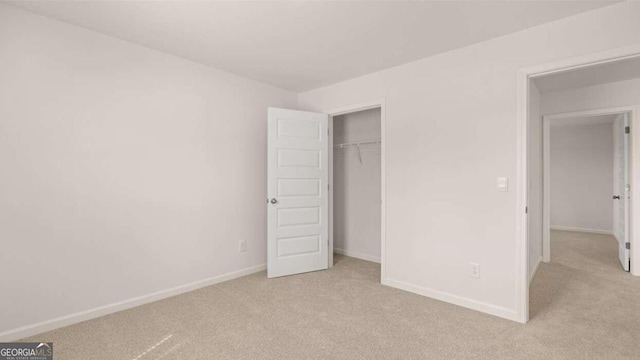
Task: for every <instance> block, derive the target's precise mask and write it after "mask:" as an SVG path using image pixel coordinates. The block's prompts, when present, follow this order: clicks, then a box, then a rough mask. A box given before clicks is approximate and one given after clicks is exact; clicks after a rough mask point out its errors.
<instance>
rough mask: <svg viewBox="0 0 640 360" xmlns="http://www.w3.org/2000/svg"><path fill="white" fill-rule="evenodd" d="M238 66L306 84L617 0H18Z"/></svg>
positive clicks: (209, 61) (259, 76) (296, 86)
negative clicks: (330, 0)
mask: <svg viewBox="0 0 640 360" xmlns="http://www.w3.org/2000/svg"><path fill="white" fill-rule="evenodd" d="M9 3H10V4H12V5H14V6H18V7H21V8H23V9H27V10H30V11H33V12H36V13H39V14H42V15H45V16H49V17H52V18H55V19H59V20H62V21H66V22H69V23H71V24H75V25H78V26H82V27H85V28H88V29H92V30H95V31H98V32H101V33H104V34H107V35H111V36H114V37H118V38H120V39H124V40H128V41H131V42H134V43H138V44H141V45H144V46H147V47H150V48H153V49H157V50H160V51H164V52H167V53H170V54H174V55H177V56H180V57H183V58H187V59H190V60H193V61H196V62H199V63H202V64H206V65H210V66H213V67H216V68H219V69H222V70H226V71H228V72H231V73H235V74H238V75H241V76H245V77H248V78H252V79H255V80H259V81H262V82H266V83H269V84H273V85H276V86H279V87H282V88H286V89H290V90H294V91H303V90H309V89H313V88H317V87H321V86H324V85H329V84H332V83H336V82H339V81H343V80H347V79H350V78H354V77H358V76H361V75H365V74H368V73H372V72H376V71H379V70H382V69H385V68H389V67H393V66H396V65H400V64H403V63H407V62H410V61H413V60H417V59H420V58H424V57H427V56H431V55H435V54H438V53H442V52H446V51H449V50H453V49H456V48H460V47H463V46H467V45H470V44H473V43H477V42H480V41H484V40H487V39H490V38H493V37H496V36H500V35H504V34H508V33H512V32H515V31H518V30H522V29H525V28H529V27H532V26H536V25H539V24H543V23H547V22H550V21H554V20H557V19H561V18H564V17H568V16H572V15H576V14H578V13H581V12H585V11H589V10H593V9H596V8H599V7H602V6H606V5H609V4H612V3H614V2H611V1H468V2H461V1H437V2H417V1H411V2H405V1H386V2H384V1H383V2H363V1H359V2H350V1H337V2H335V1H334V2H313V1H302V2H269V1H258V2H247V1H231V2H230V1H226V2H217V1H179V0H178V1H176V0H174V1H11V2H9Z"/></svg>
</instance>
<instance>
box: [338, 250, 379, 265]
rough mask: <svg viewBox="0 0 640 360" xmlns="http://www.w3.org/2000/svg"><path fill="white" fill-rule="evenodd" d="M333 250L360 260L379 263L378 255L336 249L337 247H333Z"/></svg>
mask: <svg viewBox="0 0 640 360" xmlns="http://www.w3.org/2000/svg"><path fill="white" fill-rule="evenodd" d="M333 252H335V253H336V254H340V255H344V256H349V257H352V258H356V259H360V260H366V261H372V262H375V263H378V264H380V257H379V256H373V255H367V254H363V253H359V252H356V251H351V250H345V249H338V248H333Z"/></svg>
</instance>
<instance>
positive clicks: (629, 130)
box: [624, 126, 631, 134]
mask: <svg viewBox="0 0 640 360" xmlns="http://www.w3.org/2000/svg"><path fill="white" fill-rule="evenodd" d="M630 132H631V129H630V128H629V127H628V126H625V127H624V133H625V134H628V133H630Z"/></svg>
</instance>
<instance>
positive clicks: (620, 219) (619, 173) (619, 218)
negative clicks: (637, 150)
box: [613, 114, 630, 271]
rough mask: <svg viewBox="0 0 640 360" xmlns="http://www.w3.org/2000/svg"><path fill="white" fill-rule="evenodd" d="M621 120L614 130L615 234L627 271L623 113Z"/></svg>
mask: <svg viewBox="0 0 640 360" xmlns="http://www.w3.org/2000/svg"><path fill="white" fill-rule="evenodd" d="M621 120H622V121H618V124H616V125H618V126H615V127H614V129H615V131H616V134H615V136H616V139H615V140H616V141H615V142H614V143H615V144H616V149H615V153H616V161H615V163H616V176H615V177H616V186H615V188H616V190H617V194H614V196H613V198H614V201H616V202H617V203H616V204H614V206H615V214H616V216H615V217H616V219H615V220H616V221H615V225H614V226H615V234H616V238H617V239H618V257H619V259H620V264H621V265H622V267H623V268H624V270H625V271H629V195H630V194H629V189H630V187H629V134H628V133H627V132H628V127H629V119H628V115H627V114H624V115H623V118H622V119H621Z"/></svg>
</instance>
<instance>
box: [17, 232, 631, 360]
mask: <svg viewBox="0 0 640 360" xmlns="http://www.w3.org/2000/svg"><path fill="white" fill-rule="evenodd" d="M616 251H617V248H616V243H615V240H614V239H613V238H612V237H611V236H605V235H587V234H580V233H572V232H553V236H552V258H553V261H552V262H551V263H549V264H542V265H541V267H540V270H539V272H538V275H537V277H536V278H535V281H534V283H533V284H532V287H531V306H530V308H531V321H530V322H529V324H527V325H521V324H517V323H514V322H511V321H508V320H503V319H500V318H497V317H494V316H490V315H485V314H481V313H479V312H475V311H472V310H467V309H464V308H461V307H458V306H455V305H450V304H447V303H444V302H440V301H436V300H432V299H429V298H425V297H422V296H418V295H414V294H411V293H408V292H404V291H401V290H396V289H392V288H390V287H385V286H382V285H380V284H379V282H378V280H379V278H380V268H379V265H378V264H374V263H371V262H366V261H361V260H357V259H353V258H348V257H341V256H337V258H336V260H337V261H336V265H335V267H334V268H333V269H331V270H328V271H320V272H315V273H309V274H303V275H298V276H290V277H285V278H279V279H273V280H267V279H266V275H265V273H264V272H263V273H258V274H254V275H250V276H246V277H243V278H240V279H236V280H233V281H229V282H226V283H222V284H218V285H214V286H210V287H207V288H203V289H200V290H197V291H194V292H190V293H187V294H183V295H180V296H176V297H173V298H169V299H165V300H162V301H158V302H155V303H152V304H147V305H143V306H140V307H137V308H133V309H130V310H127V311H122V312H119V313H116V314H112V315H109V316H105V317H102V318H98V319H95V320H90V321H87V322H84V323H80V324H76V325H73V326H69V327H66V328H61V329H58V330H55V331H51V332H48V333H45V334H41V335H39V336H35V337H32V338H30V339H26V340H27V341H45V340H46V341H53V342H54V349H55V352H56V357H55V359H58V360H74V359H83V360H86V359H96V360H99V359H122V360H132V359H138V360H147V359H181V360H184V359H350V360H351V359H640V279H638V278H634V277H632V276H631V275H630V274H628V273H625V272H623V271H622V269H621V268H620V266H619V265H618V260H617V252H616Z"/></svg>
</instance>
